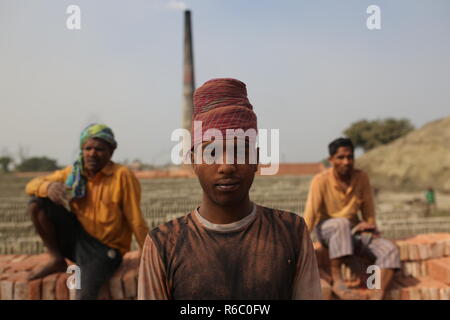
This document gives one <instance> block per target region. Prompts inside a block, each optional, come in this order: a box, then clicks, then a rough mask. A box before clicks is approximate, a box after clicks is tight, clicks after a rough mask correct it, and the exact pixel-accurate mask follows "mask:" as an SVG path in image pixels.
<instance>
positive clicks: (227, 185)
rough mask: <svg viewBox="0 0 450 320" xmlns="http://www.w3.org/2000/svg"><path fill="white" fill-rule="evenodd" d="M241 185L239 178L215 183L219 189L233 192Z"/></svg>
mask: <svg viewBox="0 0 450 320" xmlns="http://www.w3.org/2000/svg"><path fill="white" fill-rule="evenodd" d="M240 185H241V183H240V181H239V180H223V181H219V182H218V183H216V184H214V187H215V188H216V189H217V190H219V191H224V192H231V191H236V190H237V189H239V187H240Z"/></svg>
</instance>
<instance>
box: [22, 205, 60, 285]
mask: <svg viewBox="0 0 450 320" xmlns="http://www.w3.org/2000/svg"><path fill="white" fill-rule="evenodd" d="M49 202H51V201H50V200H49V199H44V198H36V197H34V198H32V199H31V201H30V202H29V204H28V208H27V210H28V212H29V214H30V216H31V221H32V222H33V225H34V226H35V229H36V231H37V233H38V234H39V236H40V237H41V239H42V241H43V242H44V245H45V246H46V247H47V249H48V253H49V255H50V260H49V261H48V263H47V264H45V265H44V266H42V267H41V268H39V269H38V270H35V271H34V272H31V273H30V275H29V276H28V279H29V280H33V279H37V278H41V277H45V276H46V275H48V274H51V273H55V272H61V271H66V269H67V263H66V261H65V260H64V254H63V250H62V248H61V246H60V244H61V241H59V240H60V239H58V232H57V230H56V226H55V223H54V221H53V219H52V216H53V212H49V211H50V210H54V208H52V206H51V205H49ZM55 206H56V205H55ZM56 210H57V209H56Z"/></svg>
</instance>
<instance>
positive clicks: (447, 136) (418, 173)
mask: <svg viewBox="0 0 450 320" xmlns="http://www.w3.org/2000/svg"><path fill="white" fill-rule="evenodd" d="M357 166H358V167H360V168H362V169H363V170H366V171H367V172H368V173H369V175H370V177H371V179H372V183H373V184H374V185H376V186H379V187H383V188H394V189H397V188H402V189H423V188H426V187H429V186H432V187H433V188H435V189H438V190H441V191H450V117H447V118H444V119H440V120H436V121H433V122H430V123H427V124H426V125H424V126H423V127H422V128H420V129H417V130H415V131H413V132H411V133H409V134H407V135H406V136H404V137H402V138H399V139H397V140H395V141H393V142H391V143H389V144H387V145H384V146H380V147H378V148H375V149H373V150H371V151H369V152H367V153H366V154H364V155H363V156H361V157H360V158H358V159H357Z"/></svg>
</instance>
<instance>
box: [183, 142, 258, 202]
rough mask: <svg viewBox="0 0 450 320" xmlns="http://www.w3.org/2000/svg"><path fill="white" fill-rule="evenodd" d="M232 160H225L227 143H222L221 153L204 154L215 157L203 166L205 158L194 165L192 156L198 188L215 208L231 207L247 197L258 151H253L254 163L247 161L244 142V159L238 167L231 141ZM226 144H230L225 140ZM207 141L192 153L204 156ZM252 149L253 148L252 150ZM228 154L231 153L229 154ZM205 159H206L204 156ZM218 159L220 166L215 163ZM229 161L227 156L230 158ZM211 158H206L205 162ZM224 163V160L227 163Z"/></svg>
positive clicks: (247, 148)
mask: <svg viewBox="0 0 450 320" xmlns="http://www.w3.org/2000/svg"><path fill="white" fill-rule="evenodd" d="M234 142H235V143H234V160H233V159H227V151H226V150H227V141H223V148H222V149H223V151H222V152H221V153H220V154H218V152H220V150H215V151H216V152H211V153H210V152H208V155H211V156H212V157H215V159H216V161H215V162H214V163H212V164H207V163H205V161H208V159H205V158H203V159H202V163H201V164H198V163H197V164H196V163H195V159H194V157H195V155H193V157H192V159H193V161H192V162H193V168H194V171H195V173H196V175H197V177H198V179H199V182H200V185H201V186H202V189H203V192H204V194H205V195H206V196H207V197H208V198H209V199H210V200H211V201H212V202H213V203H215V204H217V205H219V206H233V205H236V204H238V203H240V202H242V201H245V199H246V198H247V197H248V194H249V190H250V187H251V186H252V183H253V179H254V177H255V173H256V171H257V170H258V163H257V162H258V160H257V158H258V156H257V153H258V150H257V149H256V150H255V152H256V161H250V160H249V159H251V157H250V155H249V154H250V153H251V150H250V148H251V147H250V146H249V143H248V142H246V143H245V155H246V158H245V159H246V160H245V163H243V164H238V161H237V156H236V155H237V143H236V141H234ZM229 143H230V144H232V143H233V141H229ZM209 144H211V142H205V143H203V145H201V147H200V146H199V147H198V148H197V150H196V152H197V153H198V152H202V154H204V152H205V150H206V149H205V148H206V147H207V146H208V145H209ZM253 148H254V147H253ZM230 153H231V152H230ZM206 158H208V156H206ZM219 158H221V159H222V163H217V162H218V161H217V159H219ZM230 158H231V157H230ZM211 160H212V159H209V162H212V161H211ZM227 160H228V161H227Z"/></svg>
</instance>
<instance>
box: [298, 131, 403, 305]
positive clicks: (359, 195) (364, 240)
mask: <svg viewBox="0 0 450 320" xmlns="http://www.w3.org/2000/svg"><path fill="white" fill-rule="evenodd" d="M328 149H329V161H330V163H331V164H332V168H329V169H327V170H326V171H324V172H322V173H319V174H318V175H316V176H315V177H314V178H313V180H312V182H311V186H310V190H309V194H308V199H307V203H306V207H305V212H304V218H305V221H306V224H307V226H308V229H309V230H310V232H312V231H313V230H315V231H316V234H317V236H318V239H319V240H320V242H321V243H322V244H323V245H324V247H326V248H328V250H329V256H330V261H331V276H332V279H333V285H332V289H333V292H334V293H335V294H336V295H337V296H338V297H339V298H340V299H342V300H359V299H361V300H363V299H366V298H367V297H364V296H362V295H360V294H357V293H355V292H353V291H352V290H350V289H349V288H348V287H347V286H346V285H345V283H344V281H343V279H342V276H341V265H342V264H343V263H344V262H347V261H348V259H349V258H350V257H351V256H353V255H367V256H371V257H372V258H374V259H375V265H377V266H378V267H379V268H380V269H381V288H380V289H379V290H377V289H374V290H373V291H371V294H370V297H369V298H370V299H382V298H383V297H384V293H385V291H386V288H387V287H388V286H389V284H390V283H391V280H392V278H393V274H394V270H396V269H399V268H400V258H399V252H398V249H397V247H396V246H395V244H394V243H392V242H391V241H388V240H385V239H381V238H380V236H379V232H378V230H377V226H376V222H375V207H374V201H373V195H372V188H371V186H370V183H369V177H368V176H367V174H366V173H365V172H363V171H361V170H359V169H355V168H354V167H353V165H354V146H353V143H352V141H351V140H350V139H346V138H339V139H336V140H334V141H333V142H331V143H330V144H329V146H328ZM359 211H361V215H362V220H363V221H360V219H359V217H358V212H359Z"/></svg>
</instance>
